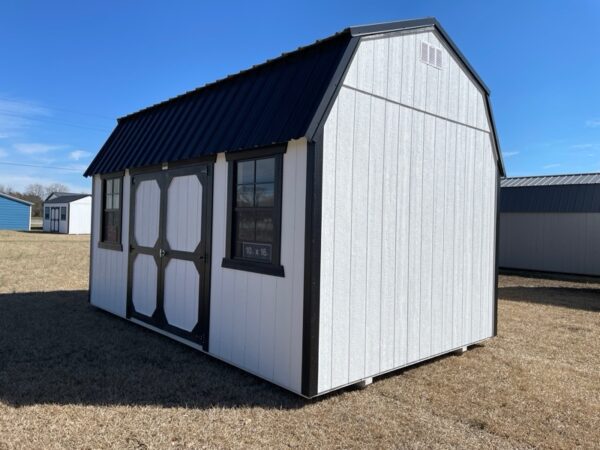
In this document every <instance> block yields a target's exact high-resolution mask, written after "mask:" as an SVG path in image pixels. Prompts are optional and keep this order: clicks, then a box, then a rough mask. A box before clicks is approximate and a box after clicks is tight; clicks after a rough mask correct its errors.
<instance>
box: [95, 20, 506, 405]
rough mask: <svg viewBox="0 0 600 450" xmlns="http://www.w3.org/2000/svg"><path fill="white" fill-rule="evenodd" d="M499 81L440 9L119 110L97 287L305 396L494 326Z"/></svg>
mask: <svg viewBox="0 0 600 450" xmlns="http://www.w3.org/2000/svg"><path fill="white" fill-rule="evenodd" d="M502 174H503V165H502V161H501V157H500V153H499V147H498V142H497V139H496V133H495V129H494V123H493V120H492V114H491V109H490V103H489V91H488V90H487V88H486V86H485V85H484V84H483V82H482V81H481V80H480V78H479V77H478V76H477V74H476V73H475V71H474V70H473V69H472V67H471V66H470V65H469V64H468V63H467V61H466V59H465V58H464V56H463V55H462V54H461V53H460V52H459V51H458V49H457V48H456V46H455V45H454V44H453V43H452V41H451V40H450V38H449V37H448V36H447V34H446V33H445V32H444V30H443V29H442V28H441V26H440V25H439V23H438V22H437V21H436V20H435V19H421V20H411V21H402V22H394V23H386V24H378V25H369V26H359V27H352V28H348V29H346V30H344V31H342V32H340V33H337V34H335V35H333V36H331V37H329V38H327V39H323V40H321V41H318V42H316V43H314V44H312V45H309V46H306V47H303V48H299V49H298V50H296V51H293V52H291V53H287V54H284V55H282V56H280V57H278V58H275V59H273V60H270V61H267V62H265V63H263V64H260V65H257V66H254V67H253V68H251V69H249V70H246V71H243V72H240V73H238V74H235V75H232V76H230V77H227V78H224V79H222V80H219V81H216V82H214V83H211V84H208V85H206V86H204V87H201V88H199V89H196V90H193V91H190V92H188V93H185V94H183V95H181V96H178V97H175V98H173V99H170V100H168V101H165V102H163V103H159V104H157V105H154V106H151V107H149V108H146V109H143V110H141V111H138V112H136V113H133V114H131V115H129V116H125V117H123V118H121V119H119V121H118V124H117V127H116V128H115V130H114V131H113V133H112V134H111V136H110V137H109V138H108V140H107V142H106V143H105V144H104V146H103V147H102V149H101V150H100V152H99V153H98V155H97V156H96V158H95V159H94V160H93V162H92V163H91V165H90V167H89V168H88V169H87V171H86V176H92V177H93V227H92V254H91V268H90V270H91V273H90V301H91V303H92V304H93V305H95V306H97V307H99V308H102V309H105V310H107V311H110V312H112V313H114V314H116V315H119V316H121V317H124V318H127V319H129V320H131V321H132V322H135V323H137V324H139V325H142V326H144V327H147V328H150V329H153V330H155V331H157V332H159V333H162V334H165V335H167V336H170V337H172V338H173V339H176V340H179V341H181V342H184V343H186V344H187V345H190V346H192V347H194V348H197V349H198V350H201V351H203V352H206V353H208V354H210V355H212V356H214V357H216V358H219V359H221V360H223V361H226V362H228V363H230V364H233V365H235V366H237V367H240V368H242V369H244V370H246V371H248V372H251V373H253V374H256V375H257V376H259V377H262V378H264V379H266V380H269V381H271V382H273V383H275V384H278V385H280V386H283V387H284V388H286V389H289V390H290V391H293V392H295V393H297V394H300V395H303V396H305V397H314V396H317V395H321V394H323V393H325V392H329V391H332V390H335V389H338V388H341V387H343V386H347V385H351V384H354V383H360V382H363V383H365V382H368V381H370V379H371V377H374V376H377V375H380V374H382V373H385V372H388V371H391V370H395V369H398V368H401V367H405V366H408V365H411V364H414V363H417V362H419V361H423V360H426V359H428V358H432V357H434V356H437V355H441V354H444V353H447V352H451V351H455V350H457V349H462V348H464V347H466V346H468V345H471V344H474V343H476V342H481V341H483V340H485V339H488V338H490V337H492V336H494V335H495V333H496V309H497V302H496V280H497V271H496V267H497V265H496V223H497V209H496V205H497V201H496V199H497V194H498V189H499V188H498V185H499V177H500V175H502Z"/></svg>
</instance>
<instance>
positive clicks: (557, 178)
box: [501, 172, 600, 187]
mask: <svg viewBox="0 0 600 450" xmlns="http://www.w3.org/2000/svg"><path fill="white" fill-rule="evenodd" d="M501 183H502V184H501V185H502V187H521V186H555V185H559V184H600V173H592V172H588V173H573V174H562V175H537V176H529V177H509V178H503V179H502V181H501Z"/></svg>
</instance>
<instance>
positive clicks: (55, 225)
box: [50, 206, 60, 233]
mask: <svg viewBox="0 0 600 450" xmlns="http://www.w3.org/2000/svg"><path fill="white" fill-rule="evenodd" d="M50 231H52V232H54V233H58V232H59V231H60V207H56V206H53V207H51V208H50Z"/></svg>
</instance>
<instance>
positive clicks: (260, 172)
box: [256, 158, 275, 183]
mask: <svg viewBox="0 0 600 450" xmlns="http://www.w3.org/2000/svg"><path fill="white" fill-rule="evenodd" d="M274 181H275V158H268V159H259V160H257V161H256V182H257V183H273V182H274Z"/></svg>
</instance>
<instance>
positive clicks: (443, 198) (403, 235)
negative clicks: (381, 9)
mask: <svg viewBox="0 0 600 450" xmlns="http://www.w3.org/2000/svg"><path fill="white" fill-rule="evenodd" d="M423 39H425V40H428V41H429V42H431V43H433V44H435V45H438V46H441V47H443V48H444V51H445V52H446V53H444V56H443V68H442V69H441V70H439V69H436V68H434V67H431V66H429V65H426V64H423V63H421V61H420V59H419V57H418V56H419V54H418V49H419V48H418V47H419V44H420V42H421V40H423ZM385 41H387V47H386V45H385V44H382V42H385ZM386 50H387V51H386ZM371 57H372V61H373V67H372V70H371V69H370V68H368V67H366V65H367V63H368V61H370V60H371ZM349 73H352V74H355V75H352V76H349V77H348V79H349V80H350V81H349V82H345V83H344V86H343V87H342V89H341V91H340V93H339V96H338V98H337V100H336V102H335V103H334V106H333V110H332V113H331V114H330V116H329V118H328V120H327V121H326V124H325V139H324V150H323V151H324V154H323V170H324V177H323V199H322V200H323V214H322V225H321V227H322V228H321V233H322V237H323V240H322V248H321V258H322V260H321V314H320V333H319V348H320V352H321V354H320V355H319V385H318V386H319V391H320V392H323V391H326V390H329V389H332V388H335V387H338V386H341V385H345V384H348V383H351V382H354V381H358V380H360V379H362V378H365V377H369V376H373V375H376V374H378V373H381V372H383V371H387V370H390V369H393V368H397V367H402V366H405V365H407V364H411V363H415V362H417V361H420V360H423V359H426V358H429V357H432V356H434V355H436V354H440V353H444V352H448V351H451V350H454V349H456V348H458V347H460V346H462V345H468V344H470V343H473V342H475V341H478V340H481V339H485V338H487V337H490V336H491V334H492V319H493V314H492V312H493V291H494V289H493V287H494V286H493V274H494V256H493V248H494V242H493V229H494V228H493V227H494V220H493V218H494V214H495V204H494V198H493V195H494V191H493V188H494V186H495V180H496V173H497V168H496V164H495V160H494V157H493V156H492V153H491V152H492V148H491V145H490V143H491V140H490V136H489V133H487V132H486V131H484V130H483V129H482V128H481V123H480V122H478V120H479V121H480V119H479V118H478V117H479V113H480V111H479V109H478V108H479V103H478V102H479V100H478V99H479V97H478V96H479V95H480V91H479V88H478V87H476V86H475V85H474V84H473V82H472V80H471V78H470V77H469V76H467V75H466V74H465V72H464V71H463V68H462V66H461V65H459V64H458V63H457V62H456V60H455V58H454V56H453V55H450V54H449V53H447V49H446V48H445V46H444V45H443V44H441V42H440V41H439V40H438V37H437V36H436V35H435V34H431V33H430V34H427V33H418V34H417V33H413V34H397V35H394V36H391V37H389V38H383V39H381V38H376V39H374V40H370V41H368V42H367V41H363V42H361V43H360V45H359V49H358V51H357V57H356V59H355V61H353V63H352V67H351V68H350V72H349ZM371 76H372V78H371ZM354 82H355V83H356V84H353V83H354ZM371 83H372V84H371ZM384 84H385V85H386V88H385V89H384V87H383V85H384ZM356 86H359V87H360V92H359V91H357V90H356V89H355V87H356ZM370 89H371V90H370ZM368 92H373V94H374V95H373V96H370V95H368ZM384 93H385V94H384ZM369 97H371V98H369ZM382 97H384V98H385V99H383V98H382ZM386 99H388V100H386ZM450 116H452V117H450ZM445 117H447V118H448V119H451V120H452V121H448V120H445V119H444V118H445ZM457 120H462V122H463V123H462V124H459V123H456V121H457ZM478 124H479V125H480V127H479V128H478V127H477V125H478Z"/></svg>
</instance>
